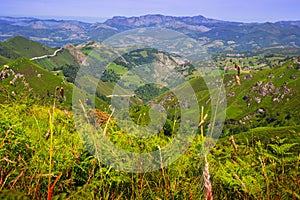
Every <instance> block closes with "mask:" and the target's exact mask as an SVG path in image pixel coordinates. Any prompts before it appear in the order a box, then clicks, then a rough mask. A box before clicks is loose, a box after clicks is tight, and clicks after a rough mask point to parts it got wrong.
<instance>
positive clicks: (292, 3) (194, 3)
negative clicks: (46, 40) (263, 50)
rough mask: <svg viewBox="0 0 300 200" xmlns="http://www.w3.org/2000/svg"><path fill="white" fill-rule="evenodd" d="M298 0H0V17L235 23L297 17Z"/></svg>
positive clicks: (299, 2)
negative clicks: (156, 16) (195, 19)
mask: <svg viewBox="0 0 300 200" xmlns="http://www.w3.org/2000/svg"><path fill="white" fill-rule="evenodd" d="M299 8H300V0H0V16H22V17H39V18H54V19H75V20H82V21H89V22H95V21H103V20H105V19H107V18H111V17H113V16H127V17H129V16H141V15H146V14H163V15H171V16H196V15H202V16H204V17H207V18H213V19H220V20H226V21H237V22H275V21H283V20H300V12H299Z"/></svg>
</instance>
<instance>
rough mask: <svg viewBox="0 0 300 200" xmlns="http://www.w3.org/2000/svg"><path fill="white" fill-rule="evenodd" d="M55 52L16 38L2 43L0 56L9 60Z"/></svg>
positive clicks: (0, 44)
mask: <svg viewBox="0 0 300 200" xmlns="http://www.w3.org/2000/svg"><path fill="white" fill-rule="evenodd" d="M54 51H55V50H54V49H53V48H50V47H47V46H46V45H44V44H41V43H38V42H34V41H31V40H28V39H26V38H23V37H20V36H16V37H13V38H10V39H8V40H6V41H4V42H1V43H0V54H1V55H3V56H5V57H8V58H12V59H15V58H18V57H21V56H24V57H27V58H32V57H35V56H42V55H48V54H52V53H53V52H54Z"/></svg>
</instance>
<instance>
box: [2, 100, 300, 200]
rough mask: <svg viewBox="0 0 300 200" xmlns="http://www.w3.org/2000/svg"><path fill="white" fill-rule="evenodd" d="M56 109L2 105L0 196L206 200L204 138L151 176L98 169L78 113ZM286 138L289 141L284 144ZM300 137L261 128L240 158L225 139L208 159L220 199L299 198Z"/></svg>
mask: <svg viewBox="0 0 300 200" xmlns="http://www.w3.org/2000/svg"><path fill="white" fill-rule="evenodd" d="M58 104H59V102H56V103H55V104H54V105H56V106H58ZM56 106H53V105H52V106H38V105H34V104H32V103H31V102H30V101H26V100H23V101H20V102H15V103H13V104H1V105H0V111H1V112H0V118H1V122H0V134H1V142H0V145H1V148H0V149H1V150H0V163H1V165H0V166H1V167H0V172H1V173H0V174H1V177H0V183H1V184H0V197H5V196H9V195H10V196H13V197H14V198H15V197H17V196H19V197H20V198H29V199H40V198H42V199H45V198H47V197H48V199H50V197H52V198H51V199H59V198H62V199H66V198H68V199H101V198H102V199H118V198H119V199H203V198H204V193H205V192H204V190H203V189H202V169H203V166H204V159H203V158H201V157H199V150H200V148H201V144H202V141H203V140H202V139H201V138H202V136H201V135H200V134H199V135H198V136H197V137H196V138H195V140H194V142H193V143H192V145H191V146H190V148H189V150H188V151H187V152H186V153H185V154H184V155H183V156H182V157H181V158H179V159H178V160H177V161H175V162H174V163H172V164H171V165H170V166H169V167H167V168H163V169H161V170H158V171H154V172H147V173H144V174H132V173H125V172H120V171H115V170H114V169H112V168H110V167H109V166H106V165H104V164H101V163H99V162H98V161H97V159H95V158H94V157H93V156H92V155H91V154H90V153H89V152H88V151H87V150H86V147H85V145H84V144H83V143H82V141H81V139H80V137H79V135H78V134H77V132H76V129H75V127H74V123H73V118H72V114H71V113H66V112H65V111H63V110H60V109H57V108H56ZM107 131H108V134H109V138H110V140H111V141H113V142H114V143H115V144H116V145H118V146H120V147H122V148H124V149H126V148H128V147H130V148H131V150H133V151H137V152H140V151H141V146H140V144H141V141H138V140H136V139H135V138H128V137H125V135H124V134H123V133H122V132H121V131H119V130H118V129H115V128H114V123H113V121H111V123H110V124H109V125H108V129H107ZM49 133H50V135H48V134H49ZM47 135H48V136H49V137H47ZM276 136H279V138H278V137H276ZM263 138H267V139H263ZM284 138H286V141H284V143H280V139H284ZM299 138H300V137H299V127H285V128H278V129H270V128H259V129H254V130H252V131H250V132H248V133H243V134H240V135H236V136H235V140H236V144H237V146H238V149H239V150H238V152H235V151H234V149H233V147H232V146H231V144H230V142H229V140H228V138H223V139H220V140H219V141H218V143H217V145H216V147H215V148H214V149H213V150H212V153H211V154H209V155H208V162H209V163H210V173H211V181H212V193H213V196H214V198H215V199H220V198H226V199H230V198H235V199H274V198H282V199H293V198H297V196H299V190H298V189H297V188H298V187H299V183H298V182H297V180H299V175H300V174H299V170H298V169H299V168H298V167H299V159H298V156H299V149H298V147H299V144H300V141H299ZM163 140H166V142H167V141H168V137H166V136H163V135H160V136H158V137H157V138H156V139H155V138H153V141H152V142H148V143H144V145H145V146H144V147H143V148H145V149H148V150H151V149H153V148H155V146H156V148H157V145H160V146H164V145H163V144H159V143H161V142H162V141H163ZM248 140H249V141H248ZM128 141H131V142H129V143H128ZM148 141H149V140H148ZM252 141H253V142H252ZM295 143H296V144H295ZM270 144H272V145H277V146H282V145H285V144H295V145H294V146H291V147H290V148H287V149H286V150H285V152H284V153H285V156H284V157H281V156H280V155H278V154H277V153H276V152H274V151H273V148H274V146H272V148H271V146H270ZM128 145H129V146H128ZM295 148H296V149H298V150H295ZM292 150H293V151H292ZM290 152H293V154H290ZM283 161H284V162H283ZM297 163H298V164H297ZM283 169H284V171H283ZM266 179H268V182H266ZM1 195H2V196H1Z"/></svg>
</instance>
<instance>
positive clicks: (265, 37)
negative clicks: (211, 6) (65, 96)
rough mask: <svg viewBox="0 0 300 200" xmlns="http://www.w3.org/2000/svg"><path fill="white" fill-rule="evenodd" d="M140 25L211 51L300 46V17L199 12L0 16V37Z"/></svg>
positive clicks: (102, 35) (99, 36) (77, 34)
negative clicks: (245, 18)
mask: <svg viewBox="0 0 300 200" xmlns="http://www.w3.org/2000/svg"><path fill="white" fill-rule="evenodd" d="M143 27H161V28H168V29H172V30H176V31H179V32H182V33H184V34H186V35H188V36H190V37H192V38H194V39H197V40H199V41H203V42H205V44H206V46H207V47H208V48H209V49H210V50H211V51H219V50H253V49H260V48H269V47H300V21H280V22H276V23H269V22H267V23H242V22H228V21H222V20H216V19H209V18H205V17H203V16H200V15H199V16H194V17H173V16H164V15H145V16H140V17H120V16H117V17H113V18H111V19H108V20H106V21H105V22H103V23H86V22H80V21H72V20H53V19H49V20H44V19H36V18H26V17H21V18H13V17H0V41H3V40H6V39H8V38H11V37H14V36H23V37H26V38H28V39H31V40H34V41H38V42H41V43H43V44H46V45H48V46H52V47H58V46H63V45H65V44H67V43H72V44H77V43H82V42H85V41H89V40H95V41H103V40H105V39H106V38H108V37H110V36H112V35H114V34H117V33H120V32H122V31H125V30H130V29H135V28H143Z"/></svg>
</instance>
